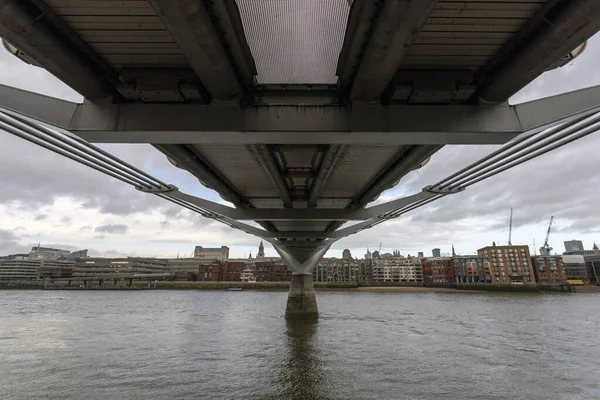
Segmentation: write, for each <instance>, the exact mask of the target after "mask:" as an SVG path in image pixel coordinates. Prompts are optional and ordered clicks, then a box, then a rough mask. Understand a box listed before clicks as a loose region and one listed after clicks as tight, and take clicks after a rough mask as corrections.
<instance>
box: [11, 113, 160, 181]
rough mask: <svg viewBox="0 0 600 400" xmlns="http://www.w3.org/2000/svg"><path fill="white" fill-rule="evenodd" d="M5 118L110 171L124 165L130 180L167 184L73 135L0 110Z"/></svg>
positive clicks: (117, 169)
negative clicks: (98, 163) (60, 132)
mask: <svg viewBox="0 0 600 400" xmlns="http://www.w3.org/2000/svg"><path fill="white" fill-rule="evenodd" d="M7 118H8V119H11V118H12V119H13V123H19V124H23V125H22V128H21V129H23V128H24V127H28V128H29V129H28V130H27V132H28V133H29V134H30V135H32V136H34V137H37V138H38V139H44V138H47V142H48V143H50V144H52V145H53V146H56V147H58V148H60V149H63V150H67V151H73V150H78V151H76V152H75V153H76V154H77V156H78V157H81V158H83V159H84V160H87V161H90V162H97V161H99V162H100V163H101V164H102V165H104V167H105V168H106V169H108V170H110V171H113V172H116V173H121V174H122V173H123V167H124V166H126V167H127V168H128V169H129V170H130V171H127V172H126V175H127V177H128V178H130V179H131V180H132V181H134V182H137V183H138V184H139V185H141V186H143V187H147V188H150V187H151V186H155V185H157V184H158V185H160V186H167V184H166V183H164V182H162V181H160V180H158V179H156V178H153V177H151V176H149V175H148V174H146V173H144V172H142V171H140V170H139V169H137V168H136V167H134V166H132V165H130V164H127V163H125V162H124V161H122V160H119V159H117V158H116V157H114V156H113V155H112V154H110V153H108V152H105V151H104V150H102V149H100V148H98V147H96V146H93V147H92V146H90V144H89V143H87V142H86V141H84V140H82V139H80V138H79V137H77V136H75V135H66V134H59V133H58V132H56V131H54V130H52V129H49V128H47V127H45V126H43V125H41V124H38V125H37V126H35V124H34V123H32V122H31V121H28V120H26V119H24V118H21V117H18V116H11V117H9V116H7V115H6V114H3V113H2V112H0V120H1V121H4V122H7V120H6V119H7ZM14 121H16V122H14ZM90 150H92V151H90Z"/></svg>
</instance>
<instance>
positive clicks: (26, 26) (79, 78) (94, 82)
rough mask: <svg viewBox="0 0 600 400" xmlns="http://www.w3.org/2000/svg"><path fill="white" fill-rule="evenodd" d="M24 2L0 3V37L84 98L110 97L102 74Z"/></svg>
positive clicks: (36, 11) (112, 91) (109, 89)
mask: <svg viewBox="0 0 600 400" xmlns="http://www.w3.org/2000/svg"><path fill="white" fill-rule="evenodd" d="M27 3H28V2H26V1H23V0H5V1H2V2H0V37H2V38H4V39H6V40H7V41H8V42H10V43H11V44H12V45H13V46H15V47H17V48H18V49H19V50H21V51H22V52H24V53H25V54H27V56H29V57H31V58H32V59H33V60H35V61H36V62H37V63H38V64H39V65H43V66H44V68H45V69H46V70H48V72H50V73H51V74H53V75H54V76H56V77H57V78H58V79H60V80H61V81H63V82H64V83H66V84H67V85H69V86H70V87H71V88H73V89H74V90H75V91H77V92H78V93H80V94H81V95H83V96H84V97H85V98H87V99H89V100H104V99H109V98H111V97H112V96H113V95H114V94H115V92H114V90H113V89H112V88H110V86H109V85H108V83H107V82H106V81H105V77H106V76H105V72H106V71H102V70H101V69H100V68H99V67H98V66H95V65H93V64H92V63H91V62H90V61H89V60H88V59H86V58H85V56H84V55H83V54H82V53H79V52H78V51H77V50H76V49H75V46H74V45H73V44H72V43H70V42H69V41H68V40H66V39H65V38H64V37H63V36H61V34H60V33H59V32H58V31H57V30H56V29H54V27H53V26H52V25H51V24H50V23H49V22H48V21H47V19H46V18H45V14H44V13H43V12H42V11H40V10H39V9H38V8H36V7H34V6H32V5H31V4H27Z"/></svg>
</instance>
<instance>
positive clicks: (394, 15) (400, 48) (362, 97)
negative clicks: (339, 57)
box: [350, 0, 437, 103]
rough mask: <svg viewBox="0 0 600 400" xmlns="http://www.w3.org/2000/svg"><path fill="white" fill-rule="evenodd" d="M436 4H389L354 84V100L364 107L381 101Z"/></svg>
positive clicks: (431, 0)
mask: <svg viewBox="0 0 600 400" xmlns="http://www.w3.org/2000/svg"><path fill="white" fill-rule="evenodd" d="M436 3H437V0H419V1H416V0H412V1H410V0H385V3H384V5H383V8H382V9H381V12H380V13H379V16H378V18H377V20H376V22H375V24H376V25H375V28H374V30H373V34H372V35H371V37H370V39H369V41H368V44H367V49H366V51H365V54H364V56H363V59H362V61H361V63H360V66H359V67H358V72H357V73H356V77H355V78H354V82H353V83H352V89H351V91H350V97H351V98H352V99H353V100H355V101H358V102H364V103H373V102H379V101H380V100H381V96H382V94H383V92H384V90H385V89H386V88H387V86H388V85H389V83H390V82H391V81H392V78H393V77H394V74H395V73H396V71H397V70H398V67H399V66H400V63H401V62H402V59H403V58H404V55H405V54H406V51H407V49H408V48H409V47H410V45H411V44H412V43H413V41H414V39H415V38H416V36H417V35H418V34H419V32H421V29H422V27H423V25H424V24H425V22H426V21H427V18H428V17H429V15H430V14H431V12H432V11H433V9H434V7H435V5H436Z"/></svg>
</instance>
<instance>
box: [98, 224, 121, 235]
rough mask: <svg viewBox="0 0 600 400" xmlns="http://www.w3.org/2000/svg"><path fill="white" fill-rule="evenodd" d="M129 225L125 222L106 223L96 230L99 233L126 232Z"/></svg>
mask: <svg viewBox="0 0 600 400" xmlns="http://www.w3.org/2000/svg"><path fill="white" fill-rule="evenodd" d="M128 229H129V227H128V226H127V225H125V224H106V225H102V226H97V227H96V229H94V232H98V233H119V234H121V233H126V232H127V230H128Z"/></svg>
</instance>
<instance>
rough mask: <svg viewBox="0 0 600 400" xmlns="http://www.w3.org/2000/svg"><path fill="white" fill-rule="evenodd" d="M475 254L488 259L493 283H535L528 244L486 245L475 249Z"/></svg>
mask: <svg viewBox="0 0 600 400" xmlns="http://www.w3.org/2000/svg"><path fill="white" fill-rule="evenodd" d="M477 255H478V256H479V257H481V258H484V259H487V260H488V263H489V265H490V268H491V275H492V283H494V284H498V283H515V284H532V283H535V272H534V270H533V264H532V262H531V256H530V254H529V246H487V247H484V248H482V249H479V250H477Z"/></svg>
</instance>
